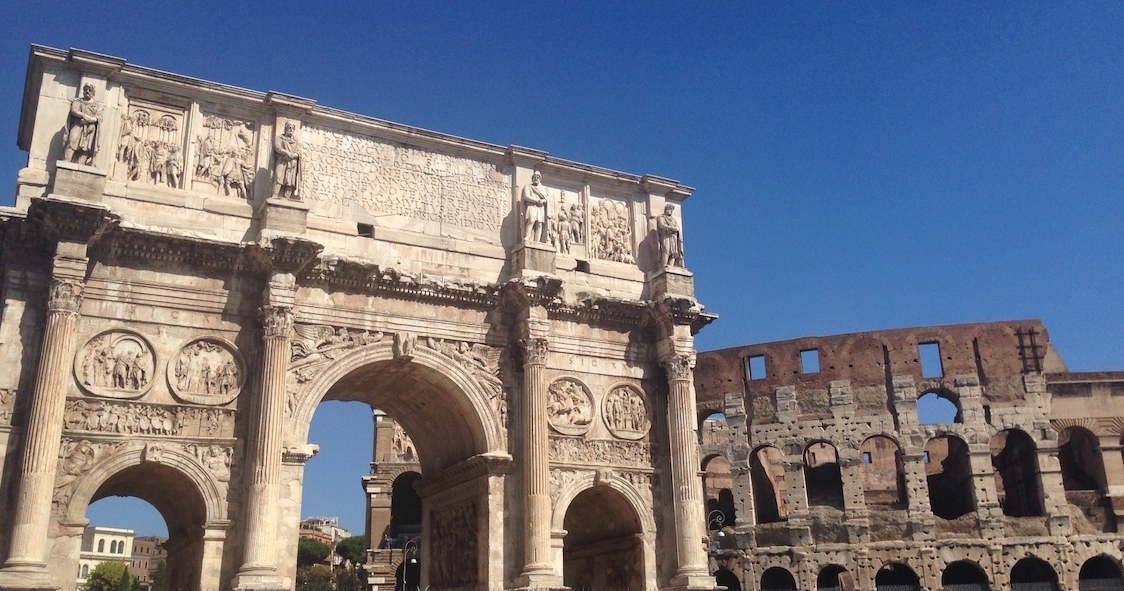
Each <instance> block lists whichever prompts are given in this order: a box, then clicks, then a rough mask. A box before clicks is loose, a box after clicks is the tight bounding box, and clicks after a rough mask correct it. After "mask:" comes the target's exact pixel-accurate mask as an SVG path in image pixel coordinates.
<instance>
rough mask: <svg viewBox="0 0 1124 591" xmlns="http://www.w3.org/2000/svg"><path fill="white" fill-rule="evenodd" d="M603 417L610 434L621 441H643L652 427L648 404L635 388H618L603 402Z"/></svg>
mask: <svg viewBox="0 0 1124 591" xmlns="http://www.w3.org/2000/svg"><path fill="white" fill-rule="evenodd" d="M601 416H602V417H604V419H605V426H606V427H608V428H609V432H610V433H612V434H613V435H615V436H617V437H619V438H621V439H642V438H643V437H644V436H645V435H647V434H648V429H650V428H651V426H652V418H651V416H650V415H649V411H648V403H647V402H646V401H645V400H644V395H643V394H641V393H640V392H639V391H638V390H637V389H636V388H635V387H633V386H617V387H615V388H613V389H612V390H609V393H608V394H606V395H605V399H604V400H603V401H602V402H601Z"/></svg>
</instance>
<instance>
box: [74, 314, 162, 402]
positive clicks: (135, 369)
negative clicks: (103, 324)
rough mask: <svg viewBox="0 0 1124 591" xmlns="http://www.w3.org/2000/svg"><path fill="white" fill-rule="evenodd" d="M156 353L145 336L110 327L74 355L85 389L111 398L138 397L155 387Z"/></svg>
mask: <svg viewBox="0 0 1124 591" xmlns="http://www.w3.org/2000/svg"><path fill="white" fill-rule="evenodd" d="M155 368H156V354H155V353H154V352H153V350H152V345H151V344H149V343H148V341H147V340H145V339H144V337H142V336H140V335H138V334H136V333H133V332H128V331H123V330H110V331H106V332H103V333H101V334H99V335H97V336H95V337H94V338H92V339H90V340H89V341H88V342H87V343H86V344H85V345H83V346H82V348H81V349H79V350H78V354H77V355H76V356H75V358H74V375H75V377H76V378H77V380H78V385H79V386H80V387H81V388H82V390H84V391H86V392H87V393H89V394H92V395H94V396H104V397H108V398H138V397H140V396H143V395H144V393H145V392H147V391H148V389H149V388H151V387H152V379H153V376H152V373H153V371H155Z"/></svg>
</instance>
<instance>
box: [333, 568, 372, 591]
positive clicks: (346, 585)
mask: <svg viewBox="0 0 1124 591" xmlns="http://www.w3.org/2000/svg"><path fill="white" fill-rule="evenodd" d="M364 587H365V585H363V583H362V581H361V580H360V579H359V569H357V568H356V567H354V566H353V567H351V568H344V567H341V568H337V569H336V591H363V589H364Z"/></svg>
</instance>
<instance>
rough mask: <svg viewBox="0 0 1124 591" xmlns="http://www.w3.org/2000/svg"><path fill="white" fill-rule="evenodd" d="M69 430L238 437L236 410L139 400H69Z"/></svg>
mask: <svg viewBox="0 0 1124 591" xmlns="http://www.w3.org/2000/svg"><path fill="white" fill-rule="evenodd" d="M63 424H64V428H65V429H66V430H67V431H87V432H90V433H116V434H120V435H153V436H171V437H215V438H231V437H234V411H233V410H226V409H220V408H196V407H187V406H171V407H170V406H163V405H157V404H141V403H137V402H112V401H97V402H91V401H88V400H82V399H77V400H68V401H67V402H66V410H65V411H64V414H63Z"/></svg>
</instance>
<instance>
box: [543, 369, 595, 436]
mask: <svg viewBox="0 0 1124 591" xmlns="http://www.w3.org/2000/svg"><path fill="white" fill-rule="evenodd" d="M547 393H548V394H549V398H550V401H549V402H548V403H547V407H546V411H547V421H548V422H549V423H550V427H551V428H552V429H554V430H555V431H557V432H559V433H561V434H563V435H583V434H585V432H586V431H589V426H590V425H591V424H593V397H592V396H590V394H589V389H588V388H586V387H585V385H584V384H582V383H581V382H579V381H577V380H574V379H571V378H562V379H560V380H556V381H555V382H554V383H553V384H551V385H550V389H549V390H548V391H547Z"/></svg>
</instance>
